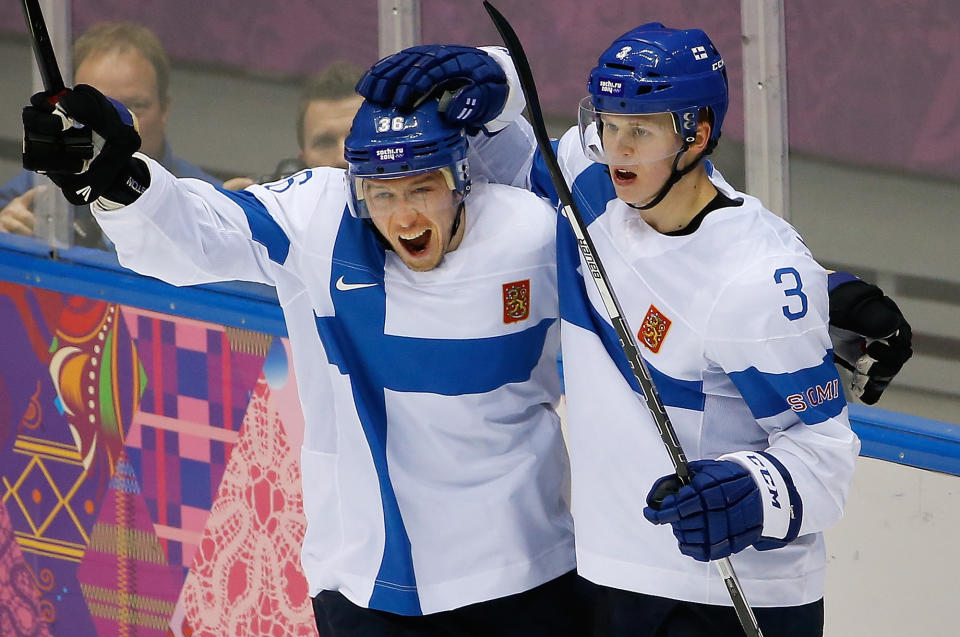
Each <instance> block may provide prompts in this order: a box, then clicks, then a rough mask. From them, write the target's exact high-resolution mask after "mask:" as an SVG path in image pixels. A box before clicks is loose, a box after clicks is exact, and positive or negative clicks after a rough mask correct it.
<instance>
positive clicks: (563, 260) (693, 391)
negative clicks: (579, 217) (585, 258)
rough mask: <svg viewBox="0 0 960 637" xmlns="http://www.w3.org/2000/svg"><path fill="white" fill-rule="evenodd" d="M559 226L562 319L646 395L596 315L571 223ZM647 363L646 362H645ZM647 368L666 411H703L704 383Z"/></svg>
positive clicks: (561, 221) (615, 340)
mask: <svg viewBox="0 0 960 637" xmlns="http://www.w3.org/2000/svg"><path fill="white" fill-rule="evenodd" d="M557 219H558V221H557V223H558V226H557V284H558V287H559V292H560V316H561V317H562V318H563V319H564V320H565V321H567V322H569V323H572V324H574V325H577V326H579V327H582V328H583V329H585V330H589V331H591V332H593V333H594V334H597V335H598V336H599V337H600V341H601V342H602V343H603V347H604V349H605V350H606V352H607V355H608V356H609V357H610V360H612V361H613V362H614V363H615V364H616V366H617V369H619V370H620V375H621V376H623V378H624V379H625V380H626V381H627V383H629V385H630V387H631V388H633V391H635V392H637V393H638V394H640V395H643V391H641V389H640V384H639V383H638V382H637V379H636V377H635V376H634V374H633V370H632V369H631V368H630V365H629V363H628V362H627V356H626V354H624V353H623V348H622V347H620V339H619V338H618V337H617V333H616V330H614V329H613V327H612V326H611V325H610V324H609V323H607V322H606V321H605V320H604V319H603V317H602V316H600V314H599V313H598V312H597V310H596V308H594V307H593V304H592V303H590V300H589V298H588V297H587V289H586V283H585V282H584V280H583V277H582V276H580V273H579V272H577V267H578V266H579V265H580V249H579V248H578V247H577V244H576V239H575V237H574V236H573V230H571V228H570V224H569V222H568V221H567V220H566V219H565V218H564V217H562V216H558V218H557ZM644 360H646V359H644ZM647 368H648V369H649V370H650V376H651V378H652V379H653V384H654V386H655V387H656V388H657V393H659V394H660V400H661V401H662V402H663V404H664V406H666V407H679V408H681V409H692V410H696V411H703V408H704V405H705V403H706V396H705V395H704V393H703V383H702V382H701V381H691V380H680V379H678V378H673V377H672V376H669V375H667V374H664V373H663V372H661V371H660V370H658V369H657V368H655V367H654V366H653V365H651V364H650V363H649V361H647Z"/></svg>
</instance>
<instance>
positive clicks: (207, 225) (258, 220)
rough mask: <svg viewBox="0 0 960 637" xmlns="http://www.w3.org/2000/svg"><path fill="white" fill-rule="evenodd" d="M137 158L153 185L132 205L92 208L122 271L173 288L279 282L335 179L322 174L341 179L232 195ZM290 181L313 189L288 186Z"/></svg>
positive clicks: (313, 173) (305, 176)
mask: <svg viewBox="0 0 960 637" xmlns="http://www.w3.org/2000/svg"><path fill="white" fill-rule="evenodd" d="M137 157H138V158H139V159H140V160H141V161H143V162H144V163H145V164H146V165H147V167H148V169H149V170H150V187H149V188H147V190H146V191H145V192H144V193H143V194H142V195H141V196H140V197H139V198H138V199H137V200H136V201H135V202H133V203H132V204H130V205H128V206H126V207H123V208H120V209H117V210H110V211H107V210H104V209H102V208H101V207H99V206H97V205H94V206H92V210H93V214H94V216H95V217H96V218H97V221H98V222H99V223H100V226H101V228H102V229H103V231H104V232H105V233H106V234H107V236H108V237H110V239H111V240H112V241H113V242H114V243H115V244H116V249H117V256H118V259H119V261H120V263H121V265H124V266H125V267H128V268H130V269H132V270H134V271H137V272H140V273H143V274H149V275H151V276H156V277H158V278H161V279H163V280H164V281H167V282H168V283H172V284H174V285H194V284H198V283H209V282H213V281H224V280H245V281H255V282H260V283H268V284H273V283H275V282H276V267H278V266H282V265H283V264H284V262H285V261H286V258H287V256H288V254H289V252H290V244H291V241H295V240H296V238H297V237H298V236H301V235H302V232H300V231H301V230H303V227H304V226H305V224H307V223H309V220H310V217H311V213H312V212H313V211H314V210H315V209H316V208H317V206H318V203H317V200H318V199H319V197H318V195H319V194H320V192H322V191H323V190H324V188H325V186H326V182H327V180H328V178H329V175H326V174H325V173H323V172H322V171H323V170H330V171H332V172H337V173H339V171H335V170H334V169H319V170H318V169H313V170H307V171H302V172H300V173H297V174H296V175H293V176H291V177H290V178H288V180H284V181H281V182H277V183H276V184H272V185H271V184H268V185H266V186H251V187H250V188H249V189H248V190H244V191H238V192H232V191H226V190H222V189H219V188H215V187H214V186H212V185H210V184H208V183H206V182H203V181H200V180H197V179H177V178H175V177H174V176H173V175H172V174H170V173H169V172H168V171H167V170H166V169H164V168H163V167H162V166H161V165H160V164H159V163H157V162H156V161H154V160H153V159H150V158H149V157H146V156H145V155H141V154H138V155H137ZM318 175H322V176H323V177H319V176H318ZM314 177H317V178H316V179H314ZM289 180H295V181H297V182H298V183H299V182H306V181H310V180H313V183H311V184H310V186H311V187H309V188H290V187H289V186H287V187H286V188H284V186H286V185H287V184H286V182H287V181H289ZM311 199H312V203H310V202H311ZM305 204H309V205H305Z"/></svg>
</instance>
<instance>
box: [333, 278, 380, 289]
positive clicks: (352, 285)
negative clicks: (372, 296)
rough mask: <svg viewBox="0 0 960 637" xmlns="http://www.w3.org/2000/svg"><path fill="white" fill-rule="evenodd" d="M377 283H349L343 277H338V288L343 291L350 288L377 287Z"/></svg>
mask: <svg viewBox="0 0 960 637" xmlns="http://www.w3.org/2000/svg"><path fill="white" fill-rule="evenodd" d="M376 285H377V284H376V283H347V282H346V281H344V280H343V277H340V278H339V279H337V283H336V286H337V289H338V290H340V291H341V292H347V291H349V290H359V289H361V288H372V287H376Z"/></svg>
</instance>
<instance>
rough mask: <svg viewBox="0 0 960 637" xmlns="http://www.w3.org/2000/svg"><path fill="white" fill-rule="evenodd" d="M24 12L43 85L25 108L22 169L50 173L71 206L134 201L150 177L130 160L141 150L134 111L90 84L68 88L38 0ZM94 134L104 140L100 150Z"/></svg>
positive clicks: (27, 3) (26, 0)
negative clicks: (97, 148)
mask: <svg viewBox="0 0 960 637" xmlns="http://www.w3.org/2000/svg"><path fill="white" fill-rule="evenodd" d="M23 13H24V17H25V18H26V21H27V28H28V30H29V31H30V36H31V38H32V41H33V50H34V54H35V56H36V58H37V64H38V66H39V67H40V75H41V77H42V78H43V84H44V88H45V90H44V91H43V92H41V93H37V94H36V95H34V96H32V97H31V98H30V104H31V105H30V106H27V107H25V108H24V109H23V132H24V135H23V167H24V168H26V169H27V170H32V171H34V172H38V173H44V174H46V175H47V176H49V177H50V179H51V180H52V181H53V182H54V183H55V184H57V186H59V187H60V189H61V190H62V191H63V194H64V196H65V197H66V198H67V201H69V202H70V203H72V204H74V205H78V206H79V205H85V204H89V203H92V202H93V201H95V200H97V199H101V198H102V199H101V201H102V203H104V204H105V205H106V206H107V207H119V206H121V205H126V204H129V203H132V202H133V201H134V200H136V198H137V197H139V196H140V193H142V192H143V191H144V190H145V189H146V187H147V185H148V184H149V181H150V173H149V171H148V170H147V167H146V166H145V165H144V164H143V162H140V161H137V160H135V159H133V153H135V152H136V151H137V150H138V149H139V148H140V135H139V133H138V132H137V126H136V120H135V118H134V116H133V114H132V113H131V112H130V111H129V110H128V109H127V108H126V107H125V106H124V105H123V104H121V103H120V102H117V101H116V100H112V99H110V98H108V97H106V96H104V95H103V94H102V93H100V91H98V90H97V89H95V88H93V87H91V86H87V85H84V84H80V85H78V86H77V87H75V88H73V89H68V88H66V87H65V86H64V84H63V77H62V76H61V74H60V69H59V67H58V66H57V60H56V57H55V56H54V53H53V47H52V46H51V44H50V37H49V35H48V34H47V28H46V24H45V23H44V20H43V14H42V13H41V12H40V6H39V3H38V2H37V0H23ZM94 132H95V133H97V134H98V135H99V136H101V137H102V138H103V140H104V144H103V147H102V148H101V149H100V152H99V153H95V152H94V146H93V136H92V133H94Z"/></svg>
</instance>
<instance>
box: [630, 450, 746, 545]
mask: <svg viewBox="0 0 960 637" xmlns="http://www.w3.org/2000/svg"><path fill="white" fill-rule="evenodd" d="M688 466H689V468H690V474H691V476H692V479H691V481H690V484H687V485H683V486H681V484H680V479H679V478H678V477H677V476H676V475H675V474H674V475H669V476H664V477H662V478H660V479H659V480H657V481H656V482H655V483H654V484H653V488H651V489H650V493H649V494H648V495H647V506H646V507H645V508H644V509H643V515H644V517H645V518H647V520H649V521H650V522H653V523H654V524H671V525H673V534H674V536H676V538H677V541H678V542H679V544H680V552H681V553H683V554H684V555H688V556H690V557H692V558H693V559H695V560H699V561H701V562H709V561H710V560H716V559H720V558H722V557H727V556H728V555H731V554H732V553H737V552H739V551H742V550H743V549H745V548H747V547H748V546H751V545H753V544H754V543H755V542H757V540H759V539H760V533H761V531H762V530H763V503H762V500H761V496H760V490H759V488H758V487H757V483H756V482H755V481H754V479H753V478H752V477H751V476H750V474H749V472H748V471H747V470H746V469H744V468H743V467H741V466H740V465H739V464H737V463H736V462H731V461H729V460H696V461H694V462H691V463H690V464H689V465H688Z"/></svg>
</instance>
